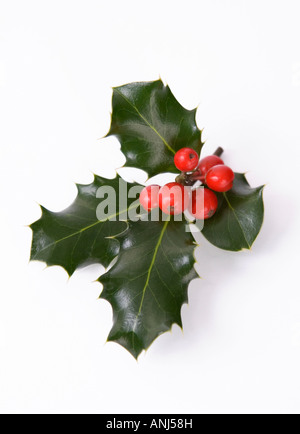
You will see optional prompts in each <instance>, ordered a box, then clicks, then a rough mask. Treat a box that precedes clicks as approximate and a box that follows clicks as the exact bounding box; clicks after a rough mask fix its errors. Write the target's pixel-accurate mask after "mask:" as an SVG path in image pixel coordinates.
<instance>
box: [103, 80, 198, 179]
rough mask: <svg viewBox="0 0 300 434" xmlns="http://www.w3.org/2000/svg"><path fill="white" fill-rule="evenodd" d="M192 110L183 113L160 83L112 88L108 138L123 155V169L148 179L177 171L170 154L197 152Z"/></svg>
mask: <svg viewBox="0 0 300 434" xmlns="http://www.w3.org/2000/svg"><path fill="white" fill-rule="evenodd" d="M195 116H196V109H195V110H186V109H185V108H184V107H182V105H181V104H179V102H178V101H177V100H176V99H175V97H174V95H173V94H172V92H171V90H170V88H169V87H168V86H165V85H164V84H163V82H162V81H161V80H157V81H153V82H144V83H130V84H127V85H124V86H120V87H115V88H114V89H113V99H112V118H111V127H110V131H109V133H108V135H114V136H116V137H117V138H118V139H119V141H120V143H121V150H122V152H123V153H124V154H125V156H126V160H127V161H126V166H133V167H137V168H139V169H142V170H144V171H145V172H147V173H148V174H149V176H150V177H151V176H154V175H157V174H159V173H162V172H178V171H177V169H176V168H175V166H174V155H175V153H176V151H178V150H179V149H181V148H183V147H190V148H193V149H195V150H196V151H197V152H198V153H200V151H201V148H202V146H203V144H202V142H201V131H200V130H199V129H198V127H197V125H196V121H195Z"/></svg>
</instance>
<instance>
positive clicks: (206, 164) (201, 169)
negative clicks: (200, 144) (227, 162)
mask: <svg viewBox="0 0 300 434" xmlns="http://www.w3.org/2000/svg"><path fill="white" fill-rule="evenodd" d="M220 164H224V161H223V160H222V158H220V157H218V156H217V155H209V156H208V157H205V158H202V159H201V160H200V162H199V165H198V168H197V171H196V172H195V173H194V176H197V179H199V180H200V181H202V182H204V181H205V177H206V175H207V172H208V171H209V170H210V169H211V168H212V167H214V166H217V165H220Z"/></svg>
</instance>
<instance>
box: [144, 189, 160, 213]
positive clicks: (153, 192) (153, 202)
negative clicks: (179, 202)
mask: <svg viewBox="0 0 300 434" xmlns="http://www.w3.org/2000/svg"><path fill="white" fill-rule="evenodd" d="M159 190H160V186H159V185H148V187H145V188H143V190H142V191H141V193H140V204H141V205H142V207H143V208H144V209H145V210H146V211H151V210H152V209H154V208H158V206H159V200H158V194H159Z"/></svg>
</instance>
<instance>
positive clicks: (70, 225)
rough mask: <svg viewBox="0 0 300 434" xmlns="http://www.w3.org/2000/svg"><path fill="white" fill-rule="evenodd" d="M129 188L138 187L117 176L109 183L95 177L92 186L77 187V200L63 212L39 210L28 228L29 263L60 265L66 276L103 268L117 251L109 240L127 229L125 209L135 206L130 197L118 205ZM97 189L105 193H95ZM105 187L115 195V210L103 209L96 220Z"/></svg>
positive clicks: (117, 244) (115, 246)
mask: <svg viewBox="0 0 300 434" xmlns="http://www.w3.org/2000/svg"><path fill="white" fill-rule="evenodd" d="M133 186H135V187H137V188H140V189H141V188H142V187H139V186H137V185H136V184H127V183H126V182H125V181H123V180H122V179H121V178H120V177H119V176H117V177H116V178H114V179H111V180H110V179H105V178H101V177H100V176H95V179H94V182H93V183H92V184H90V185H77V189H78V195H77V198H76V200H75V202H74V203H73V204H72V205H71V206H70V207H69V208H68V209H66V210H65V211H63V212H59V213H56V212H51V211H48V210H47V209H45V208H42V217H41V219H40V220H38V221H37V222H35V223H34V224H33V225H31V229H32V231H33V241H32V250H31V260H37V261H43V262H46V263H47V265H49V266H51V265H60V266H62V267H63V268H64V269H65V270H66V271H67V272H68V274H69V275H72V274H73V273H74V271H75V270H76V269H77V268H79V267H81V266H85V265H90V264H93V263H100V264H102V265H103V266H105V267H107V266H108V265H109V264H110V263H111V261H112V260H113V259H114V258H115V257H116V256H117V254H118V252H119V243H118V241H117V240H116V239H114V238H112V237H113V236H115V235H116V234H119V233H121V232H122V231H124V230H125V229H126V228H127V223H126V221H125V220H126V219H127V210H128V209H130V207H131V206H132V207H133V208H134V207H136V205H135V199H134V198H131V199H128V203H127V204H126V203H122V202H124V198H127V189H128V188H130V187H133ZM101 187H102V188H105V190H104V191H102V192H101V194H99V192H100V190H99V189H100V188H101ZM107 187H108V188H109V189H110V190H109V192H110V193H112V191H114V192H115V197H116V201H113V203H115V208H105V209H104V211H106V210H108V215H107V216H103V215H102V217H100V215H99V213H100V211H101V210H100V209H99V207H100V206H101V204H102V205H103V207H105V205H106V203H107V194H104V193H105V192H106V190H107ZM120 189H121V190H122V192H121V191H120ZM112 194H113V193H112ZM120 196H122V199H121V201H120ZM112 200H113V198H112ZM104 202H105V203H104ZM98 211H99V212H98ZM102 211H103V210H102ZM99 219H100V220H99ZM121 220H124V221H121Z"/></svg>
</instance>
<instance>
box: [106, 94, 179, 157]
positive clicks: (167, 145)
mask: <svg viewBox="0 0 300 434" xmlns="http://www.w3.org/2000/svg"><path fill="white" fill-rule="evenodd" d="M114 90H115V91H116V92H117V93H118V94H119V95H120V96H121V97H122V98H123V99H124V100H125V101H126V102H127V103H128V104H129V105H130V106H131V107H132V108H134V110H135V111H136V112H137V114H138V115H139V116H140V118H141V119H143V121H144V122H145V123H146V124H147V125H148V126H149V127H150V128H151V129H152V130H153V131H154V132H155V133H156V134H157V135H158V137H159V138H160V139H161V140H162V141H163V143H164V145H165V146H166V147H167V148H168V150H169V151H170V152H172V153H173V154H174V155H175V154H176V152H175V151H174V149H173V148H172V147H171V146H170V145H169V143H168V142H167V141H166V139H165V138H164V137H163V136H162V135H161V134H160V133H159V132H158V131H157V129H156V128H155V127H154V126H153V125H152V124H151V123H150V122H149V121H148V120H147V119H146V118H145V116H143V115H142V113H141V112H140V111H139V109H138V108H137V107H136V106H135V105H134V104H133V103H132V102H131V101H130V100H129V99H128V98H126V96H125V95H123V94H122V92H120V91H119V90H118V89H117V88H114Z"/></svg>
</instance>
